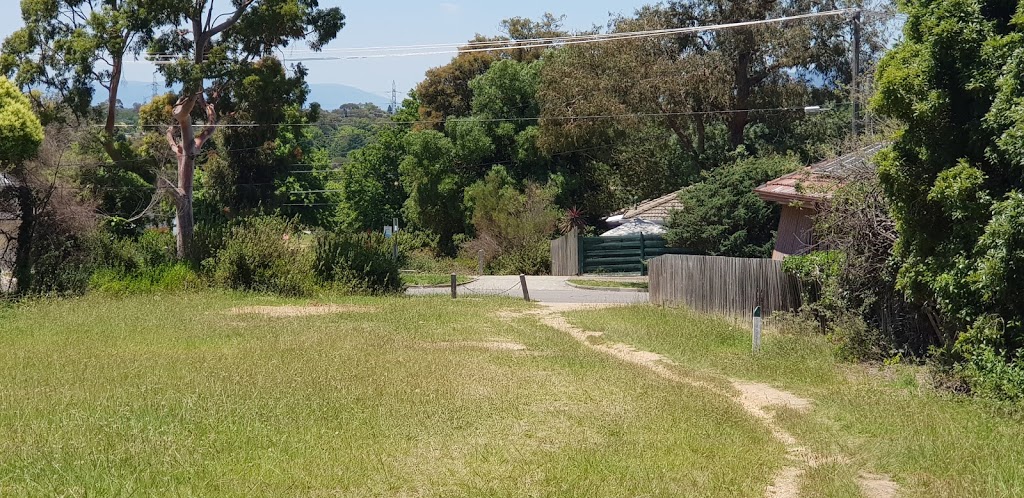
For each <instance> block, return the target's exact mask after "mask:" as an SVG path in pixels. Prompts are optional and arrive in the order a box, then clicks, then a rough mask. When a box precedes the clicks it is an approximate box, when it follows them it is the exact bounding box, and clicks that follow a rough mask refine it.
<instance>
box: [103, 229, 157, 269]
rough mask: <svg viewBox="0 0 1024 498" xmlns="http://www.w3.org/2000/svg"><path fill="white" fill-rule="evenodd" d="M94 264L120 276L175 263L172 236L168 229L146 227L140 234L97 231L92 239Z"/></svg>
mask: <svg viewBox="0 0 1024 498" xmlns="http://www.w3.org/2000/svg"><path fill="white" fill-rule="evenodd" d="M96 251H97V254H96V256H97V258H98V261H97V264H98V266H99V267H100V268H103V269H108V270H114V271H116V272H119V273H121V274H124V275H130V274H132V273H135V272H138V271H143V270H147V269H154V268H158V267H162V266H167V265H171V264H173V263H175V262H176V259H177V258H176V256H175V241H174V235H172V234H171V232H170V231H169V230H156V229H151V230H146V231H145V232H142V234H141V235H137V236H133V235H132V234H127V235H122V234H120V233H117V232H111V231H110V229H109V228H108V230H107V231H106V232H101V233H100V234H99V235H98V236H97V240H96Z"/></svg>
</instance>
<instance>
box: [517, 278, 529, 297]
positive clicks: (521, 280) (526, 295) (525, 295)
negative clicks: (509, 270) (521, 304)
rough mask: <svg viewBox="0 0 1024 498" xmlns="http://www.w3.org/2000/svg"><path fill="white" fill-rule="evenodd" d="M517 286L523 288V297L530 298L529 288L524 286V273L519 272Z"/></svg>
mask: <svg viewBox="0 0 1024 498" xmlns="http://www.w3.org/2000/svg"><path fill="white" fill-rule="evenodd" d="M519 286H520V287H522V288H523V299H525V300H526V301H529V300H530V289H528V288H527V287H526V275H523V274H522V273H520V274H519Z"/></svg>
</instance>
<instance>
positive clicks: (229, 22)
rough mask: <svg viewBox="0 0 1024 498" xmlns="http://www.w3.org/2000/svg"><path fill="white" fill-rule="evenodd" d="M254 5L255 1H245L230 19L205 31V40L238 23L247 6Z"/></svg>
mask: <svg viewBox="0 0 1024 498" xmlns="http://www.w3.org/2000/svg"><path fill="white" fill-rule="evenodd" d="M254 3H256V0H245V2H243V3H242V4H241V5H239V6H238V10H236V11H235V13H234V15H232V16H231V18H230V19H228V20H227V21H224V22H222V23H220V24H218V25H217V26H214V27H213V28H212V29H209V30H207V31H206V33H205V35H206V36H205V37H206V39H208V40H209V39H212V38H213V37H214V36H217V35H218V34H220V33H221V32H222V31H224V30H225V29H228V28H230V27H231V26H233V25H234V24H235V23H236V22H238V20H239V19H241V18H242V14H244V13H245V11H246V9H248V8H249V6H250V5H252V4H254Z"/></svg>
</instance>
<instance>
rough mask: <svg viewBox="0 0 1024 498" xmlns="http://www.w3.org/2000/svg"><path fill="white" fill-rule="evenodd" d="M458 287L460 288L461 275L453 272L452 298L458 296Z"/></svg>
mask: <svg viewBox="0 0 1024 498" xmlns="http://www.w3.org/2000/svg"><path fill="white" fill-rule="evenodd" d="M458 289H459V276H458V275H456V274H454V273H452V299H456V298H457V297H458V292H459V291H458Z"/></svg>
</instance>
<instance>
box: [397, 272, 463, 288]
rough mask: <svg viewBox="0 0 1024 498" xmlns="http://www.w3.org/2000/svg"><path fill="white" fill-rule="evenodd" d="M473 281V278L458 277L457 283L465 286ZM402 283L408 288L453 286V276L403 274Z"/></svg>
mask: <svg viewBox="0 0 1024 498" xmlns="http://www.w3.org/2000/svg"><path fill="white" fill-rule="evenodd" d="M470 280H472V278H470V277H468V276H466V275H457V276H456V277H455V281H456V282H457V283H458V284H459V285H462V284H465V283H467V282H469V281H470ZM402 283H404V284H405V285H407V286H440V285H451V284H452V276H451V275H436V274H431V273H403V274H402Z"/></svg>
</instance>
